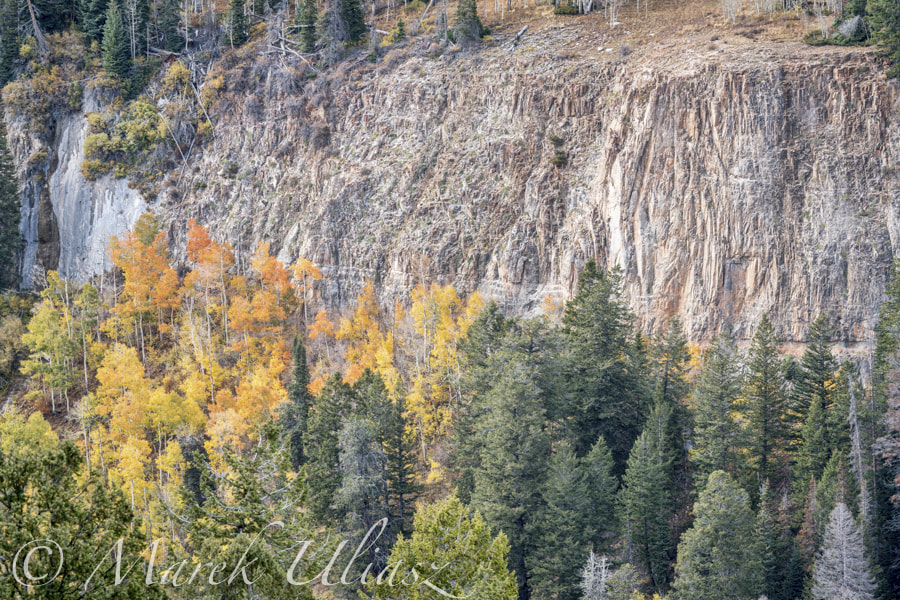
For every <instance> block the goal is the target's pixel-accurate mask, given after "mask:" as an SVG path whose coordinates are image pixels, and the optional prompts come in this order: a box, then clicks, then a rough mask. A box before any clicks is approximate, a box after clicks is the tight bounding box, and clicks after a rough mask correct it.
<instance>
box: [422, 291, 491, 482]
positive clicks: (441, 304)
mask: <svg viewBox="0 0 900 600" xmlns="http://www.w3.org/2000/svg"><path fill="white" fill-rule="evenodd" d="M483 306H484V301H483V300H482V299H481V296H480V295H479V294H477V293H475V294H472V296H470V297H469V299H468V300H467V301H466V302H463V301H462V300H461V299H460V298H459V296H458V295H457V294H456V290H455V289H454V288H453V286H451V285H446V286H439V285H437V284H432V285H431V286H430V287H429V288H425V287H424V286H421V285H420V286H417V287H416V288H415V289H414V290H413V292H412V306H411V308H410V316H411V317H412V319H413V325H414V329H415V332H416V335H417V338H416V340H415V341H414V347H415V348H416V350H415V356H416V359H415V373H414V375H413V377H412V381H411V390H410V393H409V395H408V397H407V399H406V403H407V404H406V406H407V415H408V417H409V420H410V421H411V423H412V425H413V426H414V427H415V428H416V429H417V432H416V433H417V434H418V437H419V441H420V444H421V447H422V458H423V461H424V462H425V463H426V465H428V466H429V468H430V471H431V473H430V475H429V480H430V481H439V480H440V479H441V469H440V465H439V464H438V463H437V462H435V461H433V460H431V459H429V458H428V447H430V446H432V445H434V444H436V443H439V442H440V441H441V440H442V439H443V438H445V437H446V436H447V435H448V433H449V431H450V425H451V422H452V419H453V412H454V406H455V405H456V404H457V403H458V402H459V394H460V385H459V382H460V378H461V372H460V365H459V357H458V354H457V348H458V344H459V342H460V341H461V340H462V339H463V338H464V337H465V335H466V332H467V331H468V329H469V327H470V326H471V324H472V323H473V322H474V320H475V318H476V317H477V316H478V313H479V312H480V311H481V308H482V307H483Z"/></svg>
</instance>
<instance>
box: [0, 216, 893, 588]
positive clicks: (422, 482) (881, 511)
mask: <svg viewBox="0 0 900 600" xmlns="http://www.w3.org/2000/svg"><path fill="white" fill-rule="evenodd" d="M164 240H165V237H164V235H163V234H162V232H161V231H160V229H159V223H158V222H157V220H156V219H155V218H154V217H152V216H151V215H149V214H148V215H145V216H144V217H142V218H141V219H140V220H139V221H138V224H137V226H136V227H135V230H134V231H133V232H131V233H128V234H127V235H125V236H123V237H122V238H121V239H119V238H113V239H112V240H111V243H110V249H109V250H110V256H111V257H112V260H113V262H114V264H115V267H116V269H115V273H114V274H113V276H106V277H104V278H103V279H100V280H98V281H96V282H94V283H85V284H83V285H81V286H74V285H72V284H71V283H69V282H66V281H64V280H62V279H60V278H59V277H58V276H56V275H55V274H54V273H52V272H51V273H50V274H49V275H48V281H47V287H46V288H45V290H44V291H43V292H42V293H41V295H40V298H38V299H33V298H31V299H29V298H28V297H17V296H13V295H6V296H4V297H3V303H2V306H0V313H2V319H0V350H2V352H0V359H2V360H0V368H2V369H3V372H2V373H0V375H2V377H3V380H4V382H10V381H12V382H13V383H15V382H16V380H17V377H18V378H19V379H21V377H22V376H24V377H26V378H27V390H28V391H27V394H26V395H25V397H23V398H20V401H19V402H18V408H17V407H11V406H8V407H7V409H6V410H5V411H4V413H3V415H2V417H0V457H2V460H0V481H2V485H0V515H2V520H0V527H3V531H4V532H5V533H4V535H3V537H2V541H0V545H2V550H0V557H3V558H2V561H0V564H2V568H3V569H4V573H7V574H9V573H10V572H11V569H12V565H11V563H10V559H9V557H13V556H15V554H16V552H17V551H18V549H19V548H20V547H22V546H23V545H25V544H26V543H28V542H29V541H31V540H33V539H37V538H46V539H51V540H55V541H57V542H58V543H59V544H61V545H62V546H63V548H64V551H65V553H66V555H67V557H72V559H71V560H67V561H66V563H65V570H64V572H63V573H62V575H61V576H60V578H59V579H57V580H55V581H54V582H53V583H52V584H51V585H48V586H42V587H34V588H32V590H31V592H29V591H27V590H26V589H25V588H24V587H22V586H21V585H20V584H18V583H17V582H16V581H15V579H14V578H11V577H8V576H7V577H4V578H2V579H0V596H2V597H3V598H26V597H29V598H31V597H41V598H54V599H57V598H69V597H72V598H76V597H81V594H82V593H84V592H85V590H87V591H88V596H87V597H91V598H106V597H109V598H120V597H128V598H130V597H138V596H139V595H140V596H142V597H146V596H148V595H149V596H151V597H159V598H164V597H167V598H217V599H218V598H223V599H224V598H248V599H249V598H260V599H276V598H298V597H299V598H329V597H336V598H381V599H389V598H390V599H394V598H410V599H412V598H416V599H418V598H438V597H442V595H441V594H440V593H438V592H437V591H435V590H434V589H433V588H431V587H427V586H423V585H403V586H401V585H392V584H391V582H389V581H388V578H387V576H386V575H385V576H384V577H382V578H381V579H380V580H378V579H376V578H375V576H376V575H377V574H378V573H390V572H394V571H396V572H398V573H400V575H398V576H397V577H396V580H398V581H399V580H400V579H401V577H402V576H404V575H407V576H409V573H408V571H407V569H408V568H409V567H410V566H411V565H416V564H417V563H418V564H422V565H432V564H434V565H438V566H440V565H445V568H443V569H437V568H435V569H434V570H433V571H428V572H427V573H422V575H421V577H422V579H425V578H426V577H427V578H428V580H429V581H430V582H432V583H433V584H434V585H435V587H438V588H440V589H441V590H444V591H447V592H449V593H451V594H453V595H456V596H465V595H467V594H469V595H470V597H477V598H485V599H494V598H496V599H511V598H519V599H532V598H533V599H551V598H565V599H572V600H579V599H587V600H598V599H601V598H623V599H629V600H633V599H636V598H645V597H646V598H649V597H651V596H652V597H654V598H656V597H659V598H670V599H698V600H704V599H708V600H714V599H721V598H734V599H744V598H746V599H747V600H751V599H752V600H756V599H757V598H760V597H763V596H765V597H766V598H769V599H770V600H771V599H785V600H793V599H799V598H813V599H822V600H824V599H831V598H839V597H852V598H863V599H864V598H882V599H885V600H890V599H892V598H896V597H897V594H898V590H900V568H898V565H900V556H898V552H900V530H898V523H900V460H898V457H900V391H898V390H900V387H898V382H900V362H898V357H900V354H898V353H900V266H898V267H897V268H895V270H894V278H893V283H892V284H891V286H890V287H889V289H888V293H887V300H886V301H885V303H884V305H883V306H882V309H881V316H880V322H879V325H878V330H877V333H878V342H877V348H876V352H875V357H874V369H873V373H872V377H871V379H868V378H867V379H864V378H862V377H861V376H860V375H859V373H858V371H857V368H856V367H855V366H854V364H853V363H852V362H839V361H838V360H837V359H836V358H835V357H834V356H833V354H832V353H831V350H830V347H831V343H832V342H833V341H834V340H833V332H832V328H831V324H830V323H829V318H828V316H827V315H821V316H819V317H818V318H816V319H815V320H814V321H813V322H812V323H811V324H810V328H809V333H808V337H809V340H808V346H807V350H806V352H805V353H804V354H803V355H802V357H800V358H799V359H795V358H792V357H788V356H784V355H782V354H781V353H780V352H779V350H778V338H777V335H776V332H775V330H774V328H773V327H772V324H771V322H770V321H769V320H768V318H765V317H764V318H763V319H762V321H761V322H760V323H759V325H758V328H757V330H756V333H755V335H754V337H753V341H752V344H751V345H750V347H749V348H748V349H747V350H746V351H742V350H740V349H738V348H737V347H736V346H735V344H734V341H733V340H732V339H731V338H730V337H729V336H728V335H727V334H722V335H720V336H719V337H718V338H716V340H715V341H714V342H712V343H711V344H709V346H708V347H707V348H705V349H703V350H702V351H701V350H700V349H698V348H696V347H694V346H691V345H690V344H688V343H687V341H686V340H685V337H684V334H683V332H682V328H681V325H680V323H679V321H678V319H677V318H673V319H672V320H671V321H670V322H669V323H668V324H667V325H666V326H665V327H664V328H663V329H662V330H661V331H658V332H656V333H655V335H653V336H652V337H650V338H647V337H645V336H643V335H642V334H641V333H640V332H639V331H638V330H637V329H636V327H635V320H634V316H633V315H632V314H631V312H630V311H629V309H628V308H627V306H626V304H625V303H624V302H623V300H622V297H621V276H620V274H619V273H618V272H617V271H611V272H605V271H603V270H601V269H599V268H598V267H597V266H596V265H595V264H594V263H593V262H588V263H587V264H586V265H585V267H584V269H583V271H582V273H581V276H580V279H579V283H578V288H577V293H576V294H575V295H574V297H573V298H572V299H571V300H570V301H569V302H568V303H566V305H565V306H564V307H562V306H554V305H553V304H552V303H548V304H547V307H546V312H547V314H546V315H545V316H542V317H540V318H535V319H521V318H511V317H508V316H506V315H504V314H503V312H502V311H501V310H500V309H499V307H498V306H497V305H496V304H494V303H492V302H488V303H485V302H484V301H483V300H482V299H481V298H480V296H479V295H477V294H473V295H471V296H469V297H467V298H463V297H460V296H459V295H458V294H457V292H456V291H455V290H454V289H453V288H452V287H451V286H439V285H432V286H430V287H424V286H419V287H417V288H416V289H415V290H414V291H413V292H412V294H411V297H410V298H409V299H408V301H407V302H406V303H403V304H402V305H401V304H398V305H397V306H395V307H393V309H392V310H390V311H385V310H383V308H382V307H381V306H379V304H378V302H377V300H376V295H375V289H374V287H373V286H372V285H371V284H367V285H366V286H365V287H364V289H363V290H362V292H361V293H360V295H359V297H358V298H357V302H356V306H355V308H354V309H353V310H351V311H350V312H348V313H347V314H345V315H343V316H335V315H331V316H330V315H328V314H327V313H326V312H325V311H315V314H313V311H310V310H309V308H308V304H309V303H311V302H312V299H313V298H314V296H315V291H316V288H317V286H321V285H322V284H323V283H324V278H323V276H322V274H321V272H320V271H319V270H318V269H317V268H316V266H315V265H314V264H313V263H311V262H310V261H308V260H305V259H302V258H301V259H299V260H298V261H297V262H296V263H295V264H293V265H290V266H285V265H283V264H282V263H280V262H279V261H278V260H276V259H275V258H274V257H272V256H270V254H269V249H268V246H267V245H266V244H261V245H260V246H258V248H257V250H256V252H255V253H254V255H253V258H252V260H251V261H250V268H249V270H248V271H247V272H240V271H239V269H238V268H237V266H236V264H235V261H234V255H233V253H232V250H231V248H230V246H229V245H228V244H227V243H219V242H217V241H215V240H213V239H212V238H211V237H210V235H209V232H208V231H207V230H206V229H205V228H204V227H202V226H200V225H198V224H197V223H194V222H191V223H190V229H189V241H188V246H187V255H188V259H189V263H188V265H187V269H185V270H183V271H182V272H181V274H179V272H177V271H176V270H175V265H173V264H172V261H171V259H170V258H169V253H168V249H167V247H166V243H165V241H164ZM31 305H33V306H31ZM404 307H405V308H404ZM17 373H19V374H20V375H17ZM50 423H52V424H53V427H51V425H50ZM385 518H387V519H388V521H387V523H386V524H385V522H384V521H383V519H385ZM275 523H279V525H277V526H275V525H273V524H275ZM370 531H374V532H377V533H380V537H378V539H377V542H375V543H373V544H368V542H369V541H371V537H370V538H367V537H366V535H367V532H370ZM118 539H122V540H123V542H122V546H121V548H120V549H119V550H118V553H119V554H122V555H124V556H125V557H126V558H127V564H132V563H134V562H135V561H137V563H136V564H138V570H140V569H141V568H142V567H143V568H144V569H146V567H147V564H148V561H151V558H150V551H149V549H148V544H151V543H152V541H153V540H159V542H158V544H159V545H158V547H156V554H155V555H154V556H155V558H154V559H152V560H153V565H154V568H155V573H156V576H155V577H156V578H155V579H154V580H153V583H152V584H151V585H149V586H147V585H146V584H145V582H144V576H143V571H142V572H141V575H139V576H137V577H132V578H131V579H129V580H128V581H126V582H125V583H123V584H122V585H120V586H114V585H113V584H114V582H115V565H114V561H113V558H114V557H115V555H116V553H115V552H113V553H112V554H111V552H110V549H111V548H113V547H114V545H115V544H116V541H117V540H118ZM304 540H306V541H309V545H308V548H305V554H303V555H302V558H303V560H300V561H297V560H296V559H297V556H298V552H299V550H300V549H301V548H304V544H302V543H301V542H303V541H304ZM342 540H344V541H345V543H344V544H343V545H341V541H342ZM361 542H362V544H361ZM357 546H359V548H360V550H359V552H358V554H359V556H358V559H357V560H355V561H351V555H352V554H353V549H356V548H357ZM141 552H143V555H142V557H139V556H138V555H139V553H141ZM336 552H337V553H338V555H339V558H338V559H336V561H332V557H333V556H334V555H335V553H336ZM341 553H342V554H341ZM75 557H77V559H76V558H75ZM242 557H244V558H243V560H244V562H243V563H240V560H241V558H242ZM50 558H52V556H50V555H44V554H39V555H37V556H36V558H35V562H34V563H33V564H32V566H31V571H32V572H34V573H39V572H47V570H50V571H51V572H52V570H53V569H52V568H51V567H53V566H54V565H53V564H52V563H51V562H50ZM251 560H252V563H250V562H248V561H251ZM329 562H334V563H335V564H334V565H333V566H332V567H331V574H330V575H329V574H328V572H327V571H328V568H327V567H328V564H329ZM220 563H225V564H227V565H228V569H227V571H226V572H230V571H231V568H232V566H233V565H235V564H244V565H245V566H246V565H249V566H247V567H246V572H247V574H248V577H247V579H244V578H243V576H242V575H237V576H236V577H235V578H233V580H232V581H230V582H229V584H228V585H224V586H214V585H210V584H209V580H208V579H207V575H208V573H207V572H201V573H200V575H199V576H198V577H195V578H193V579H192V580H191V581H186V580H187V575H186V574H182V575H181V576H178V575H176V573H177V566H178V565H179V564H187V565H190V569H191V570H193V569H194V568H195V567H194V566H195V565H199V566H197V567H196V568H197V569H200V570H201V571H202V568H204V567H203V566H204V565H214V564H220ZM99 564H103V565H105V568H103V569H101V570H100V571H99V572H97V573H95V572H94V570H95V568H96V567H97V565H99ZM367 565H371V567H368V568H367ZM170 567H171V568H170ZM39 568H43V569H45V571H40V570H39ZM166 569H168V570H166ZM323 572H325V575H324V576H323ZM287 574H290V575H291V578H290V579H288V578H287ZM179 577H180V578H179ZM219 579H222V578H221V577H220V578H219ZM310 580H312V583H309V584H307V585H295V584H296V583H297V582H308V581H310ZM338 580H340V581H342V583H340V584H339V585H330V584H333V583H334V582H336V581H338ZM248 581H251V582H252V583H248ZM409 581H410V580H409V579H407V582H409ZM175 582H180V583H178V585H176V584H175ZM291 582H294V584H292V583H291ZM394 583H396V582H394Z"/></svg>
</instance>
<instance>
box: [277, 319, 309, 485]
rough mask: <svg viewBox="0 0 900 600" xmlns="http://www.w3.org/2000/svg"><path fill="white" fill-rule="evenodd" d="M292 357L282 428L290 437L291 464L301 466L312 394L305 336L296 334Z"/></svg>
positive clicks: (281, 417)
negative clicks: (310, 391)
mask: <svg viewBox="0 0 900 600" xmlns="http://www.w3.org/2000/svg"><path fill="white" fill-rule="evenodd" d="M291 358H292V359H293V361H294V369H293V371H292V377H291V383H290V385H289V386H288V401H287V403H286V404H284V405H283V406H282V407H281V414H280V415H279V416H280V421H281V429H282V431H283V433H284V435H285V437H286V438H287V439H288V447H289V453H290V457H291V466H292V467H293V468H295V469H297V468H299V467H300V465H302V464H303V463H304V462H305V459H304V456H303V436H304V435H305V434H306V425H307V420H308V419H309V407H310V405H311V404H312V401H313V398H312V394H310V393H309V366H308V365H307V364H306V346H305V345H304V343H303V338H302V337H300V336H299V335H295V336H294V341H293V343H292V344H291Z"/></svg>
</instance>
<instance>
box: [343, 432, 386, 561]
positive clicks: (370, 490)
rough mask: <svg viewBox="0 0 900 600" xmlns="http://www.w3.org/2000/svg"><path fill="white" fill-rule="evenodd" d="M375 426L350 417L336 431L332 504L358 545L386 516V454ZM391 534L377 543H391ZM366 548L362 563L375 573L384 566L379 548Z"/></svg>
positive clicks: (345, 528) (377, 527) (377, 528)
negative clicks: (337, 450)
mask: <svg viewBox="0 0 900 600" xmlns="http://www.w3.org/2000/svg"><path fill="white" fill-rule="evenodd" d="M379 437H380V436H379V432H378V427H377V425H376V424H375V423H374V422H373V421H371V420H369V419H367V418H365V417H363V416H351V417H349V418H347V419H345V420H344V421H343V424H342V426H341V429H340V432H339V433H338V447H339V448H340V453H339V465H340V475H341V484H340V487H339V488H338V489H337V490H336V492H335V504H336V505H337V507H338V510H339V511H340V512H341V513H343V515H342V517H343V524H342V525H343V528H342V529H343V531H344V532H346V533H347V534H349V536H350V538H351V539H352V540H353V543H354V545H358V544H359V543H360V542H361V541H362V538H363V536H364V535H365V534H366V532H368V531H369V530H370V529H371V528H373V527H375V528H376V529H375V530H376V531H378V530H380V529H381V527H380V526H378V521H380V520H381V519H384V518H385V517H387V516H388V506H387V496H388V494H387V477H386V474H385V473H386V470H387V457H386V455H385V452H384V447H383V446H382V444H381V440H380V439H379ZM393 537H394V536H392V535H390V534H389V535H387V536H382V537H381V538H379V542H380V543H379V544H378V546H380V545H382V544H383V545H390V543H391V539H392V538H393ZM378 546H376V545H373V546H371V547H370V548H369V551H368V554H367V556H366V557H365V559H366V560H365V561H363V562H364V563H367V564H372V565H373V568H374V569H375V570H376V572H380V571H381V569H383V568H384V564H383V559H384V558H386V556H385V555H384V554H383V553H380V551H379V548H378Z"/></svg>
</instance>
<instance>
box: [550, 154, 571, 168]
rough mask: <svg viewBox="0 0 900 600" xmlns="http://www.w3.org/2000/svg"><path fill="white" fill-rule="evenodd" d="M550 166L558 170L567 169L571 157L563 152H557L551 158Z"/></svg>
mask: <svg viewBox="0 0 900 600" xmlns="http://www.w3.org/2000/svg"><path fill="white" fill-rule="evenodd" d="M550 164H551V165H553V166H554V167H557V168H562V167H565V166H566V165H567V164H569V157H568V156H566V153H565V152H564V151H563V150H556V151H555V152H554V153H553V156H552V157H551V158H550Z"/></svg>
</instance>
